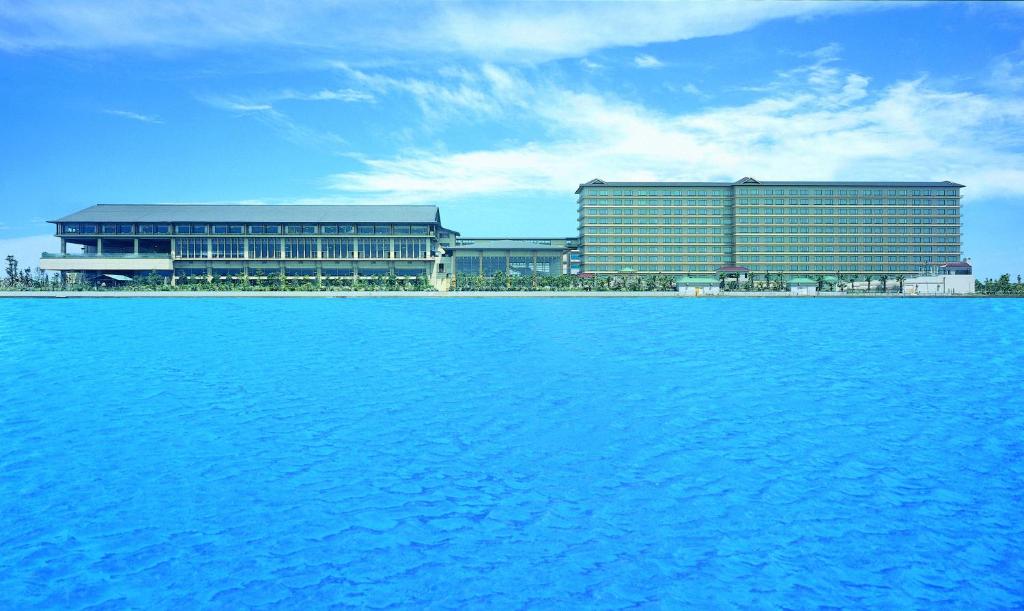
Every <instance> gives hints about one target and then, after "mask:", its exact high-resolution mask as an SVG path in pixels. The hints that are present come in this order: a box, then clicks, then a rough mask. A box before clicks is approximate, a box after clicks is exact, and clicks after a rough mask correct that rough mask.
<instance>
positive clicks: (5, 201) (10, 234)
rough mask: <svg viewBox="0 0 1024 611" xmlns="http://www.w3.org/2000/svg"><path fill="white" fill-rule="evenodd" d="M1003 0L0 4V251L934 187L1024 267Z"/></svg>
mask: <svg viewBox="0 0 1024 611" xmlns="http://www.w3.org/2000/svg"><path fill="white" fill-rule="evenodd" d="M1022 41H1024V8H1022V7H1020V6H1019V5H1013V4H997V3H980V4H973V3H968V4H957V3H936V4H919V3H912V4H895V3H893V4H882V3H852V4H846V3H839V2H830V3H811V2H787V3H768V2H763V3H728V2H707V3H687V4H681V3H680V4H670V3H654V4H646V3H612V2H602V3H541V2H533V3H527V4H502V3H494V2H488V3H439V4H434V3H412V2H403V3H394V4H388V3H381V2H373V3H371V2H365V3H358V2H356V3H351V2H350V3H339V2H324V1H320V0H310V1H307V2H302V3H296V2H275V1H268V2H262V3H258V5H257V4H254V3H243V2H234V1H227V0H208V1H205V2H198V1H196V2H193V1H190V0H182V1H179V2H149V3H146V2H111V3H104V2H88V1H71V0H50V1H48V2H41V3H27V2H19V1H11V0H0V83H2V85H0V87H2V88H3V93H4V95H3V96H2V97H0V125H2V126H3V133H4V135H3V137H2V138H0V251H3V252H2V253H0V256H2V255H3V254H6V253H7V252H14V253H16V254H17V255H18V256H19V258H21V259H22V260H23V262H29V261H30V262H31V264H32V265H35V264H36V263H37V257H38V252H40V251H42V250H52V249H53V248H54V247H53V245H52V241H53V238H52V237H48V234H50V233H52V228H51V226H48V225H46V224H45V223H44V221H45V220H47V219H51V218H55V217H58V216H61V215H63V214H66V213H68V212H71V211H74V210H77V209H79V208H82V207H85V206H88V205H91V204H94V203H156V202H265V203H288V202H296V203H395V204H399V203H430V204H437V205H439V206H441V213H442V218H443V220H444V222H445V224H446V225H448V226H450V227H452V228H455V229H458V230H459V231H461V232H463V234H466V235H499V234H500V235H524V236H525V235H572V234H574V233H575V223H576V221H575V218H576V211H575V196H574V195H573V191H574V190H575V188H576V186H577V185H578V184H579V183H580V182H585V181H587V180H589V179H591V178H594V177H600V178H603V179H605V180H634V179H645V180H727V181H731V180H735V179H738V178H741V177H743V176H754V177H758V178H763V179H776V180H784V179H804V180H812V179H822V180H843V179H847V180H873V179H879V180H945V179H949V180H954V181H957V182H961V183H963V184H965V185H967V189H965V191H964V193H965V198H964V250H965V254H966V255H967V256H969V257H972V259H973V260H974V262H975V266H976V271H977V273H978V274H979V275H981V276H994V275H998V274H999V273H1003V272H1009V273H1012V274H1017V273H1024V246H1022V239H1021V237H1020V236H1021V233H1022V232H1021V229H1022V228H1024V203H1022V195H1024V100H1022V98H1021V93H1022V91H1024V44H1022Z"/></svg>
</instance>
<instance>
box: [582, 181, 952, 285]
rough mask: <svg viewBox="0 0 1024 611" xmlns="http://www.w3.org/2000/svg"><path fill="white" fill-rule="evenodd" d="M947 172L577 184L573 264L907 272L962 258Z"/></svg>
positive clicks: (792, 272)
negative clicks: (576, 260)
mask: <svg viewBox="0 0 1024 611" xmlns="http://www.w3.org/2000/svg"><path fill="white" fill-rule="evenodd" d="M962 188H963V185H961V184H957V183H954V182H949V181H943V182H802V181H759V180H755V179H753V178H744V179H742V180H739V181H737V182H734V183H720V182H658V183H654V182H605V181H603V180H600V179H594V180H591V181H590V182H587V183H584V184H581V185H580V186H579V188H578V189H577V190H576V194H577V195H578V199H577V204H578V211H579V215H578V222H579V234H580V259H581V270H582V271H583V272H590V273H596V274H614V273H631V272H636V273H657V274H681V275H689V276H693V275H703V274H716V273H717V272H719V271H720V270H722V271H727V272H731V273H735V272H740V273H745V272H747V271H749V272H750V273H753V274H755V275H759V274H764V273H772V274H785V275H788V276H806V275H809V274H810V275H819V274H831V275H839V274H843V275H845V276H857V277H863V276H867V275H874V276H876V277H877V276H879V275H888V276H896V275H900V274H904V275H908V276H909V275H912V274H920V273H922V272H928V271H931V270H934V269H935V268H937V267H938V266H941V265H942V264H944V263H950V262H954V261H959V260H960V258H961V255H962V253H961V241H960V236H961V231H960V197H961V196H960V189H962Z"/></svg>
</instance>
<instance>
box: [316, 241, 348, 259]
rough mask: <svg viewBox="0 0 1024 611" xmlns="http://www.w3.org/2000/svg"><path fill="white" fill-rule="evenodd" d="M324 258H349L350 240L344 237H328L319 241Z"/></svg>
mask: <svg viewBox="0 0 1024 611" xmlns="http://www.w3.org/2000/svg"><path fill="white" fill-rule="evenodd" d="M320 247H321V250H322V251H323V257H324V258H325V259H351V258H352V250H353V245H352V240H351V239H344V238H328V239H324V240H322V241H321V242H320Z"/></svg>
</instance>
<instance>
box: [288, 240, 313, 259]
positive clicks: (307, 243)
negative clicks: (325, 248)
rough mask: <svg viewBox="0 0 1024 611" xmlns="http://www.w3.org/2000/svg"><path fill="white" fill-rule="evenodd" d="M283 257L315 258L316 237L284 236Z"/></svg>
mask: <svg viewBox="0 0 1024 611" xmlns="http://www.w3.org/2000/svg"><path fill="white" fill-rule="evenodd" d="M284 258H285V259H315V258H316V238H285V241H284Z"/></svg>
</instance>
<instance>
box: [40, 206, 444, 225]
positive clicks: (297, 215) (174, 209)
mask: <svg viewBox="0 0 1024 611" xmlns="http://www.w3.org/2000/svg"><path fill="white" fill-rule="evenodd" d="M440 220H441V215H440V213H439V212H438V209H437V206H379V205H378V206H316V205H305V204H304V205H298V204H296V205H290V204H277V205H266V206H259V205H250V204H98V205H96V206H90V207H89V208H86V209H84V210H79V211H78V212H75V213H72V214H69V215H67V216H65V217H62V218H59V219H57V220H56V221H49V222H51V223H76V222H87V223H117V222H122V223H131V222H133V223H189V222H195V223H439V222H440Z"/></svg>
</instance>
